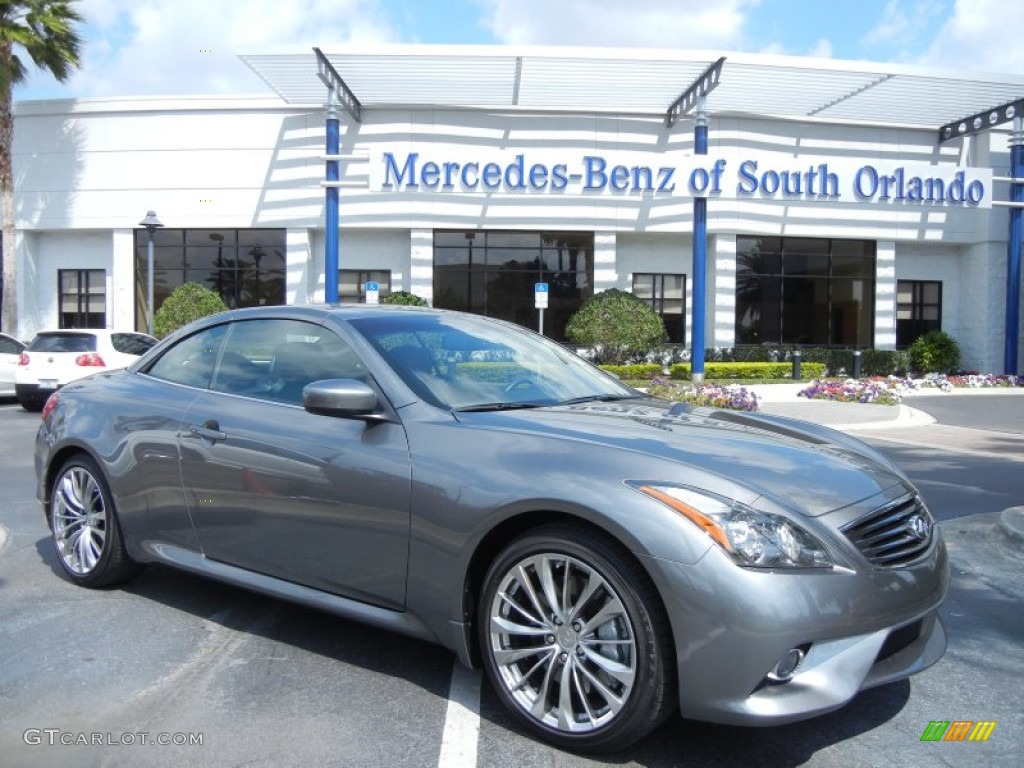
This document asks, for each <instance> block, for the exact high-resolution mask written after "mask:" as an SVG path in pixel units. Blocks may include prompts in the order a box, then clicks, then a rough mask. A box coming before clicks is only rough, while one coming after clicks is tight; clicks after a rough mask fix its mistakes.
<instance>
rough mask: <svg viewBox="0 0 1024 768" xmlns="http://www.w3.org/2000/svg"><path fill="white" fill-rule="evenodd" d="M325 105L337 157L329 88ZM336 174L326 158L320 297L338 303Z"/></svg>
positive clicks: (338, 143) (330, 143)
mask: <svg viewBox="0 0 1024 768" xmlns="http://www.w3.org/2000/svg"><path fill="white" fill-rule="evenodd" d="M328 93H329V94H330V101H329V103H328V105H327V154H328V156H330V157H337V156H338V154H339V153H340V151H341V139H340V136H341V126H340V122H339V120H338V108H337V106H335V104H334V98H333V96H334V91H333V90H329V91H328ZM339 178H340V173H339V161H338V160H334V159H329V160H327V187H326V190H325V192H326V195H327V199H326V207H325V222H324V229H325V232H324V300H325V301H326V302H327V303H328V304H337V303H338V267H339V264H338V186H337V182H338V179H339Z"/></svg>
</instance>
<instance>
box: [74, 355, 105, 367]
mask: <svg viewBox="0 0 1024 768" xmlns="http://www.w3.org/2000/svg"><path fill="white" fill-rule="evenodd" d="M75 365H81V366H83V367H93V366H100V367H106V363H104V362H103V358H102V357H100V355H99V353H98V352H86V353H85V354H84V355H79V356H78V357H76V358H75Z"/></svg>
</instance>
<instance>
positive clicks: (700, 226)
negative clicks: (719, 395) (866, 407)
mask: <svg viewBox="0 0 1024 768" xmlns="http://www.w3.org/2000/svg"><path fill="white" fill-rule="evenodd" d="M693 153H694V154H695V155H707V153H708V121H707V117H706V116H705V114H704V99H703V97H701V98H700V99H698V101H697V121H696V124H695V126H694V129H693ZM707 251H708V199H707V198H706V197H694V198H693V315H692V316H693V321H692V323H691V329H690V332H691V337H692V338H691V343H692V346H693V354H692V356H691V358H690V375H691V378H692V379H693V381H695V382H697V383H700V382H702V381H704V348H705V346H706V344H705V340H704V321H705V317H706V316H707V308H706V307H705V304H706V303H707V302H706V301H705V295H706V292H707V288H706V284H707Z"/></svg>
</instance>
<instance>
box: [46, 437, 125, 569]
mask: <svg viewBox="0 0 1024 768" xmlns="http://www.w3.org/2000/svg"><path fill="white" fill-rule="evenodd" d="M47 516H48V518H49V523H50V534H51V537H52V539H53V545H54V549H55V550H56V552H57V559H58V561H59V562H60V565H61V568H62V569H63V570H64V573H65V574H66V575H67V577H68V578H69V579H71V581H73V582H75V583H76V584H79V585H80V586H83V587H90V588H97V587H108V586H111V585H113V584H120V583H122V582H125V581H127V580H128V579H130V578H132V577H133V576H134V575H135V574H136V573H137V571H138V566H137V565H136V564H135V563H134V562H133V561H132V560H131V559H130V558H129V557H128V553H127V552H126V551H125V547H124V540H123V539H122V537H121V527H120V525H119V524H118V520H117V511H116V509H115V508H114V498H113V496H112V494H111V493H110V487H109V486H108V485H107V481H106V478H104V476H103V473H102V471H100V468H99V467H98V466H97V465H96V462H95V461H93V459H92V458H91V457H89V456H86V455H85V454H78V455H76V456H72V457H71V458H69V459H68V460H67V461H65V462H64V464H63V465H62V466H61V468H60V471H58V472H57V474H56V475H55V480H54V482H53V485H52V486H51V487H50V501H49V508H48V515H47Z"/></svg>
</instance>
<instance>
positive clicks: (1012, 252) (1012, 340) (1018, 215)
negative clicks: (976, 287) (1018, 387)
mask: <svg viewBox="0 0 1024 768" xmlns="http://www.w3.org/2000/svg"><path fill="white" fill-rule="evenodd" d="M1010 176H1012V177H1013V178H1015V179H1024V120H1022V119H1021V118H1020V117H1016V118H1014V121H1013V133H1012V134H1010ZM1010 200H1011V201H1012V202H1014V203H1016V205H1015V206H1014V207H1012V208H1010V238H1009V242H1008V243H1007V247H1006V334H1005V336H1006V346H1005V349H1004V354H1003V373H1007V374H1012V375H1016V374H1018V373H1020V369H1019V368H1018V365H1017V350H1018V349H1019V347H1020V262H1021V237H1022V236H1024V228H1022V218H1024V209H1022V208H1021V207H1020V206H1021V205H1024V182H1019V181H1015V182H1013V184H1012V185H1011V186H1010Z"/></svg>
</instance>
